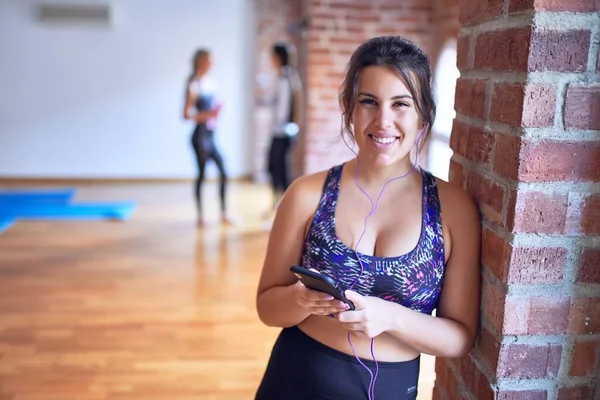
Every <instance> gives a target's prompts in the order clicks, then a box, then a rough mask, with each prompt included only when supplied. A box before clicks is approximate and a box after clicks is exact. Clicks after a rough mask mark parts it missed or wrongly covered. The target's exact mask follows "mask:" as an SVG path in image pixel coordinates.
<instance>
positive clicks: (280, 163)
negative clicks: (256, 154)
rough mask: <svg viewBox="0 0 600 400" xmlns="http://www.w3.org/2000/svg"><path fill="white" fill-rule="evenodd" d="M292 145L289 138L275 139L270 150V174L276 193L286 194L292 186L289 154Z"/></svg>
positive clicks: (272, 140)
mask: <svg viewBox="0 0 600 400" xmlns="http://www.w3.org/2000/svg"><path fill="white" fill-rule="evenodd" d="M291 145H292V140H291V139H290V137H289V136H284V137H274V138H273V139H271V148H270V149H269V174H271V185H272V187H273V190H274V191H276V192H277V191H279V192H284V191H285V190H286V189H287V188H288V186H289V185H290V177H289V168H288V163H289V160H288V153H289V150H290V147H291Z"/></svg>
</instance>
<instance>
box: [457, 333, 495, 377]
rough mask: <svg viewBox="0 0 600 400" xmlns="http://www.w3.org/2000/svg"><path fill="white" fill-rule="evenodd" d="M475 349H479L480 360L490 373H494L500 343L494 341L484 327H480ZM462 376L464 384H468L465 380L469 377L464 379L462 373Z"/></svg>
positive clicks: (492, 336) (491, 334) (492, 335)
mask: <svg viewBox="0 0 600 400" xmlns="http://www.w3.org/2000/svg"><path fill="white" fill-rule="evenodd" d="M477 347H478V348H479V352H480V353H481V358H482V359H483V362H484V363H485V365H486V367H487V368H488V369H489V370H490V371H496V368H498V355H499V354H500V342H499V341H498V339H496V337H495V336H494V334H493V333H492V332H490V331H489V330H488V329H487V328H485V327H482V328H481V331H480V332H479V340H478V342H477ZM462 375H463V379H464V380H465V382H468V381H467V379H466V378H469V377H466V376H465V374H464V373H463V374H462ZM471 378H472V377H471Z"/></svg>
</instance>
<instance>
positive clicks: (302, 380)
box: [255, 327, 420, 400]
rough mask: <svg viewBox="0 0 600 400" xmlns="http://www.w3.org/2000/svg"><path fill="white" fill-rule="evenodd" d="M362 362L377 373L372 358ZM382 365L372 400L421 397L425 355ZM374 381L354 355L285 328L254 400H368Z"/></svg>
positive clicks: (380, 365) (278, 339) (382, 363)
mask: <svg viewBox="0 0 600 400" xmlns="http://www.w3.org/2000/svg"><path fill="white" fill-rule="evenodd" d="M375 347H377V339H375ZM375 354H377V353H375ZM361 361H362V362H363V363H364V364H365V365H366V366H368V367H369V368H370V369H371V371H372V373H373V374H375V363H374V362H373V361H372V360H365V359H361ZM378 364H379V373H378V375H377V380H376V381H375V396H374V397H373V398H372V400H392V399H393V400H414V399H416V398H417V383H418V380H419V364H420V357H417V358H415V359H414V360H411V361H404V362H382V361H380V362H378ZM370 381H371V379H370V375H369V373H368V372H367V370H366V369H365V368H364V367H363V366H362V365H360V364H359V362H358V361H357V360H356V358H355V357H354V356H353V355H349V354H346V353H342V352H340V351H337V350H335V349H332V348H330V347H328V346H325V345H324V344H322V343H320V342H318V341H316V340H314V339H313V338H311V337H310V336H308V335H306V334H305V333H304V332H302V331H301V330H300V329H298V328H297V327H293V328H285V329H283V330H282V331H281V333H280V335H279V337H278V338H277V341H276V342H275V346H274V347H273V351H272V353H271V358H270V359H269V364H268V365H267V369H266V371H265V375H264V377H263V380H262V382H261V384H260V386H259V388H258V391H257V393H256V397H255V400H277V399H285V400H306V399H310V400H331V399H339V400H366V399H369V396H368V394H367V392H368V388H369V383H370Z"/></svg>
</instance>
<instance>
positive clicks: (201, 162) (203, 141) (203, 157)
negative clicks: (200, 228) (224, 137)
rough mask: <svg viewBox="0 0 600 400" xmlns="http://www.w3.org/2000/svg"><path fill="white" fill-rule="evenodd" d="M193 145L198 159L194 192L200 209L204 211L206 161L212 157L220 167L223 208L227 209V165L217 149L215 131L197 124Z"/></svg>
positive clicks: (220, 193) (220, 192) (220, 194)
mask: <svg viewBox="0 0 600 400" xmlns="http://www.w3.org/2000/svg"><path fill="white" fill-rule="evenodd" d="M192 147H193V148H194V152H195V153H196V159H197V161H198V178H197V179H196V186H195V191H194V194H195V196H196V203H197V206H198V211H202V194H201V189H202V183H203V182H204V169H205V168H206V162H207V161H208V160H209V159H212V160H213V161H214V162H215V164H216V165H217V168H218V169H219V175H220V190H219V197H220V199H221V210H222V211H225V208H226V204H225V190H226V186H227V175H226V174H225V166H224V165H223V158H222V157H221V154H220V153H219V151H218V150H217V147H216V145H215V140H214V137H213V132H212V131H210V130H208V129H206V127H205V126H203V125H198V126H196V129H195V130H194V134H193V135H192Z"/></svg>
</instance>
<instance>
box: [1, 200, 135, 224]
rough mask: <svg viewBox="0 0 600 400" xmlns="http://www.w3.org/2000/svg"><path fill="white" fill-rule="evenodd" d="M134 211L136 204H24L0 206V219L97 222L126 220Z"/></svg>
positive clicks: (128, 202) (129, 202)
mask: <svg viewBox="0 0 600 400" xmlns="http://www.w3.org/2000/svg"><path fill="white" fill-rule="evenodd" d="M135 209H136V203H135V202H131V201H127V202H118V203H109V202H107V203H81V204H65V205H60V204H59V205H45V204H42V205H38V204H25V205H19V206H16V205H15V206H0V218H11V217H12V218H16V219H36V220H69V219H71V220H75V219H78V220H97V219H119V220H125V219H128V218H129V217H130V216H131V214H133V212H134V211H135Z"/></svg>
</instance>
